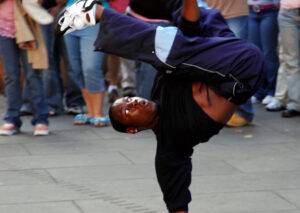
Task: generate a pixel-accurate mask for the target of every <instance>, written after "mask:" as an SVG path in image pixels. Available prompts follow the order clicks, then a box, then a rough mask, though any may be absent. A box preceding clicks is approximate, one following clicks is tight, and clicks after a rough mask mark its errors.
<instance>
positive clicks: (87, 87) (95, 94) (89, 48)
mask: <svg viewBox="0 0 300 213" xmlns="http://www.w3.org/2000/svg"><path fill="white" fill-rule="evenodd" d="M98 31H99V24H98V25H96V26H94V27H90V28H87V29H85V30H84V32H83V33H84V34H83V35H82V36H81V39H80V47H81V49H80V51H81V64H82V72H83V76H84V78H83V79H84V88H83V90H82V92H83V97H84V100H85V101H86V104H87V107H88V110H89V114H87V116H88V117H92V118H93V119H92V120H91V122H92V123H93V125H94V126H97V127H101V126H106V125H107V124H108V120H107V117H105V116H104V114H103V100H104V92H105V81H104V76H103V71H102V69H101V65H102V61H103V57H104V53H102V52H99V51H97V52H95V51H94V46H93V44H94V41H95V40H96V37H97V35H98ZM115 60H116V61H119V57H117V59H115ZM118 67H119V65H118V63H117V64H115V69H116V70H118Z"/></svg>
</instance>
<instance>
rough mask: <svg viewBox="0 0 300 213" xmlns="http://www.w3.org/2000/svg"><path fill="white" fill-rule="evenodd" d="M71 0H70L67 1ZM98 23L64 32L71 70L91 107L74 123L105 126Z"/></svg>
mask: <svg viewBox="0 0 300 213" xmlns="http://www.w3.org/2000/svg"><path fill="white" fill-rule="evenodd" d="M72 2H73V1H69V2H68V4H71V3H72ZM75 4H76V3H75ZM99 25H100V24H99V23H98V24H96V25H95V26H92V27H89V28H86V29H82V30H79V31H75V32H71V33H69V34H68V35H66V36H64V41H65V44H66V50H67V55H68V59H69V63H70V67H71V74H72V75H73V79H75V80H76V83H77V84H78V85H79V87H80V88H81V92H82V95H83V98H84V101H85V103H86V106H87V111H88V112H87V113H86V114H78V115H76V116H75V117H74V124H75V125H83V124H92V125H93V126H95V127H103V126H106V125H108V122H109V117H108V116H104V114H103V100H104V92H105V89H106V86H105V81H104V76H103V72H102V69H101V65H102V61H103V57H104V53H102V52H95V51H94V45H93V44H94V41H95V39H96V38H97V34H98V32H99Z"/></svg>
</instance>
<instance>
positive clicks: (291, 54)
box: [278, 8, 300, 117]
mask: <svg viewBox="0 0 300 213" xmlns="http://www.w3.org/2000/svg"><path fill="white" fill-rule="evenodd" d="M278 21H279V26H280V31H281V32H283V33H284V35H283V36H282V49H283V51H282V55H281V57H282V60H284V61H285V65H286V66H285V67H284V69H285V71H286V79H287V86H288V89H287V90H288V103H287V106H286V110H285V111H283V112H282V117H295V116H299V115H300V14H299V8H298V9H292V10H287V9H283V8H282V9H280V13H279V19H278Z"/></svg>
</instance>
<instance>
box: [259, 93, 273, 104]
mask: <svg viewBox="0 0 300 213" xmlns="http://www.w3.org/2000/svg"><path fill="white" fill-rule="evenodd" d="M272 100H273V96H271V95H267V96H266V97H265V98H264V99H263V100H262V102H261V103H262V104H263V105H267V104H269V103H271V102H272Z"/></svg>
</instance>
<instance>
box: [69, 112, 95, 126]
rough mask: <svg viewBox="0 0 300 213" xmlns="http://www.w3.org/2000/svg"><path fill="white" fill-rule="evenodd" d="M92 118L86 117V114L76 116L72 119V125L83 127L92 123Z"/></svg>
mask: <svg viewBox="0 0 300 213" xmlns="http://www.w3.org/2000/svg"><path fill="white" fill-rule="evenodd" d="M92 119H93V118H92V117H87V116H86V114H78V115H76V116H75V117H74V122H73V124H74V125H84V124H90V123H92V122H91V121H92Z"/></svg>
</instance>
